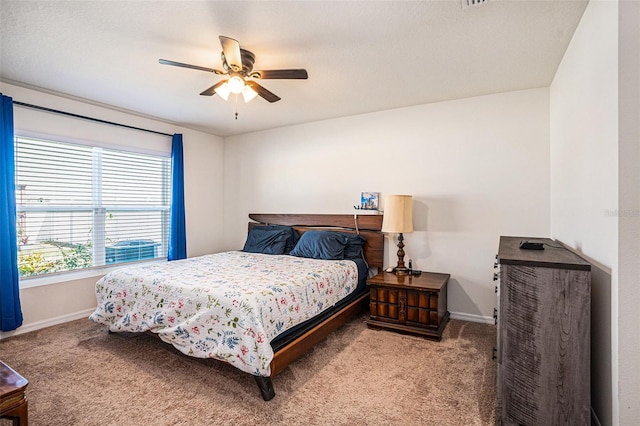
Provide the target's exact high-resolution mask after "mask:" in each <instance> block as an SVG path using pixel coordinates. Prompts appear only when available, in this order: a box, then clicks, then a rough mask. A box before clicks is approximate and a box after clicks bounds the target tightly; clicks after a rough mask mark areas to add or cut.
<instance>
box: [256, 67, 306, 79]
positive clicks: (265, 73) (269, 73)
mask: <svg viewBox="0 0 640 426" xmlns="http://www.w3.org/2000/svg"><path fill="white" fill-rule="evenodd" d="M250 77H254V78H262V79H275V78H280V79H300V80H306V79H307V78H309V75H308V74H307V70H305V69H302V68H300V69H290V70H262V71H254V72H252V73H251V75H250Z"/></svg>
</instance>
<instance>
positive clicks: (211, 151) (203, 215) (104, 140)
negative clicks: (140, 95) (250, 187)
mask: <svg viewBox="0 0 640 426" xmlns="http://www.w3.org/2000/svg"><path fill="white" fill-rule="evenodd" d="M0 92H2V93H3V94H5V95H7V96H11V97H12V98H13V100H14V101H20V102H25V103H30V104H35V105H39V106H44V107H49V108H54V109H58V110H62V111H65V112H71V113H75V114H81V115H86V116H90V117H94V118H99V119H102V120H108V121H113V122H117V123H121V124H126V125H130V126H136V127H141V128H146V129H150V130H155V131H159V132H163V133H169V134H173V133H182V134H183V149H184V162H185V209H186V226H187V254H188V255H189V256H190V257H192V256H197V255H201V254H206V253H212V252H216V251H220V250H221V249H222V246H223V241H222V238H223V232H222V227H223V222H222V218H223V209H222V202H223V184H222V179H223V168H222V161H223V142H224V141H223V139H222V138H220V137H218V136H213V135H209V134H205V133H202V132H197V131H193V130H190V129H186V128H182V127H179V126H175V125H172V124H168V123H164V122H160V121H157V120H152V119H149V118H143V117H140V116H136V115H133V114H129V113H125V112H121V111H115V110H112V109H108V108H105V107H102V106H96V105H92V104H89V103H85V102H81V101H78V100H71V99H66V98H63V97H60V96H55V95H52V94H47V93H43V92H40V91H37V90H32V89H27V88H23V87H18V86H15V85H11V84H7V83H2V82H0ZM14 127H15V129H16V133H22V134H31V135H44V136H46V135H48V136H53V137H55V136H61V137H64V138H67V139H72V140H73V139H75V140H91V141H94V142H97V143H100V144H103V145H107V146H114V145H128V146H131V145H136V146H137V147H138V148H140V149H143V150H146V151H156V152H170V151H171V138H169V137H166V136H157V135H153V134H148V133H144V132H137V131H131V130H125V129H122V128H118V127H114V126H109V125H102V124H96V123H91V122H88V121H83V120H79V119H73V118H67V117H64V116H61V115H57V114H52V113H46V112H41V111H36V110H33V109H27V108H23V107H18V106H16V107H14ZM100 276H101V273H100V272H99V271H98V272H95V273H93V274H91V273H77V274H66V275H65V274H63V275H58V276H53V277H47V278H36V279H29V280H22V281H21V290H20V300H21V305H22V313H23V316H24V323H23V326H22V327H21V328H19V329H18V330H17V331H16V332H12V333H2V334H1V335H0V337H5V336H8V335H11V334H16V333H24V332H27V331H30V330H33V329H37V328H41V327H44V326H48V325H52V324H56V323H60V322H64V321H68V320H70V319H75V318H80V317H82V316H85V315H88V314H89V312H90V311H92V310H93V309H94V308H95V304H96V300H95V292H94V286H95V282H96V281H97V280H98V279H99V278H100Z"/></svg>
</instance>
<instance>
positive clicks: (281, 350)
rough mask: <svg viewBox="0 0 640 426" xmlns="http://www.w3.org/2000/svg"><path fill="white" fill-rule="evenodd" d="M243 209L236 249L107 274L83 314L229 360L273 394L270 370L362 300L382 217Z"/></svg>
mask: <svg viewBox="0 0 640 426" xmlns="http://www.w3.org/2000/svg"><path fill="white" fill-rule="evenodd" d="M249 217H250V218H251V219H252V220H253V221H252V222H250V223H249V226H248V235H247V241H246V243H245V246H244V249H243V250H240V251H230V252H224V253H216V254H212V255H206V256H200V257H195V258H189V259H184V260H179V261H173V262H151V263H144V264H137V265H132V266H128V267H123V268H120V269H118V270H115V271H112V272H110V273H108V274H107V275H105V277H103V278H102V279H101V280H100V281H98V283H96V299H97V308H96V310H95V312H94V313H93V314H92V315H91V316H90V319H91V320H93V321H95V322H97V323H100V324H104V325H107V326H108V329H109V332H152V333H155V334H156V335H157V336H158V337H159V338H160V339H162V340H163V341H165V342H167V343H170V344H172V345H173V346H174V347H176V348H177V349H178V350H180V351H181V352H182V353H184V354H186V355H188V356H193V357H197V358H214V359H217V360H220V361H224V362H227V363H229V364H231V365H233V366H234V367H236V368H238V369H239V370H241V371H244V372H246V373H249V374H251V375H253V376H254V377H255V380H256V383H257V384H258V387H259V389H260V393H261V395H262V398H263V399H264V400H265V401H269V400H271V399H272V398H273V397H274V396H275V391H274V388H273V382H272V378H273V377H274V376H275V375H276V374H278V373H279V372H280V371H282V370H283V369H284V368H286V366H287V365H288V364H290V363H291V362H293V361H294V360H296V359H297V358H298V357H300V356H301V355H303V354H304V353H306V352H307V351H308V350H309V349H311V348H312V347H313V346H314V345H315V344H317V343H318V342H320V341H321V340H323V339H324V338H326V337H327V335H329V334H330V333H331V332H333V331H334V330H335V329H337V328H338V327H340V326H341V325H343V324H344V323H345V322H347V321H348V320H349V319H350V318H352V317H353V316H354V315H356V314H358V313H359V312H361V311H362V310H364V309H365V308H366V307H367V304H368V291H367V289H366V285H365V281H366V278H367V275H368V274H369V273H370V272H371V271H372V270H374V269H375V268H382V261H383V251H384V250H383V241H384V239H383V234H382V233H381V232H380V229H381V225H382V216H381V215H366V216H353V215H297V214H250V215H249Z"/></svg>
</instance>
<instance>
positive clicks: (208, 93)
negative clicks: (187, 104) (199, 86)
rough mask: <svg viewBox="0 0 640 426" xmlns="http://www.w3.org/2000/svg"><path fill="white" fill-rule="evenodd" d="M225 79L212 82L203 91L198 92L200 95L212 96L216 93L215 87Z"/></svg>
mask: <svg viewBox="0 0 640 426" xmlns="http://www.w3.org/2000/svg"><path fill="white" fill-rule="evenodd" d="M226 81H227V80H222V81H219V82H217V83H216V84H214V85H213V86H211V87H209V88H208V89H207V90H205V91H204V92H202V93H200V94H201V95H202V96H212V95H215V94H216V89H217V88H218V87H220V86H222V85H223V84H224V83H225V82H226Z"/></svg>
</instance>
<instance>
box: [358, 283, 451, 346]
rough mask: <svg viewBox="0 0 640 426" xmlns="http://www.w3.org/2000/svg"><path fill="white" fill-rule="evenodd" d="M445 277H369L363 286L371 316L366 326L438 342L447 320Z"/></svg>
mask: <svg viewBox="0 0 640 426" xmlns="http://www.w3.org/2000/svg"><path fill="white" fill-rule="evenodd" d="M449 276H450V275H449V274H438V273H433V272H423V273H422V274H421V275H418V276H411V275H395V274H393V273H388V272H381V273H379V274H378V275H376V276H375V277H373V278H370V279H369V280H367V284H368V285H369V287H370V295H369V307H370V309H369V311H370V315H371V316H370V318H369V320H368V321H367V325H368V326H369V327H373V328H384V329H388V330H393V331H398V332H401V333H410V334H417V335H419V336H423V337H427V338H430V339H434V340H438V341H439V340H441V339H442V331H443V330H444V327H445V326H446V324H447V321H449V311H447V283H448V282H449Z"/></svg>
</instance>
